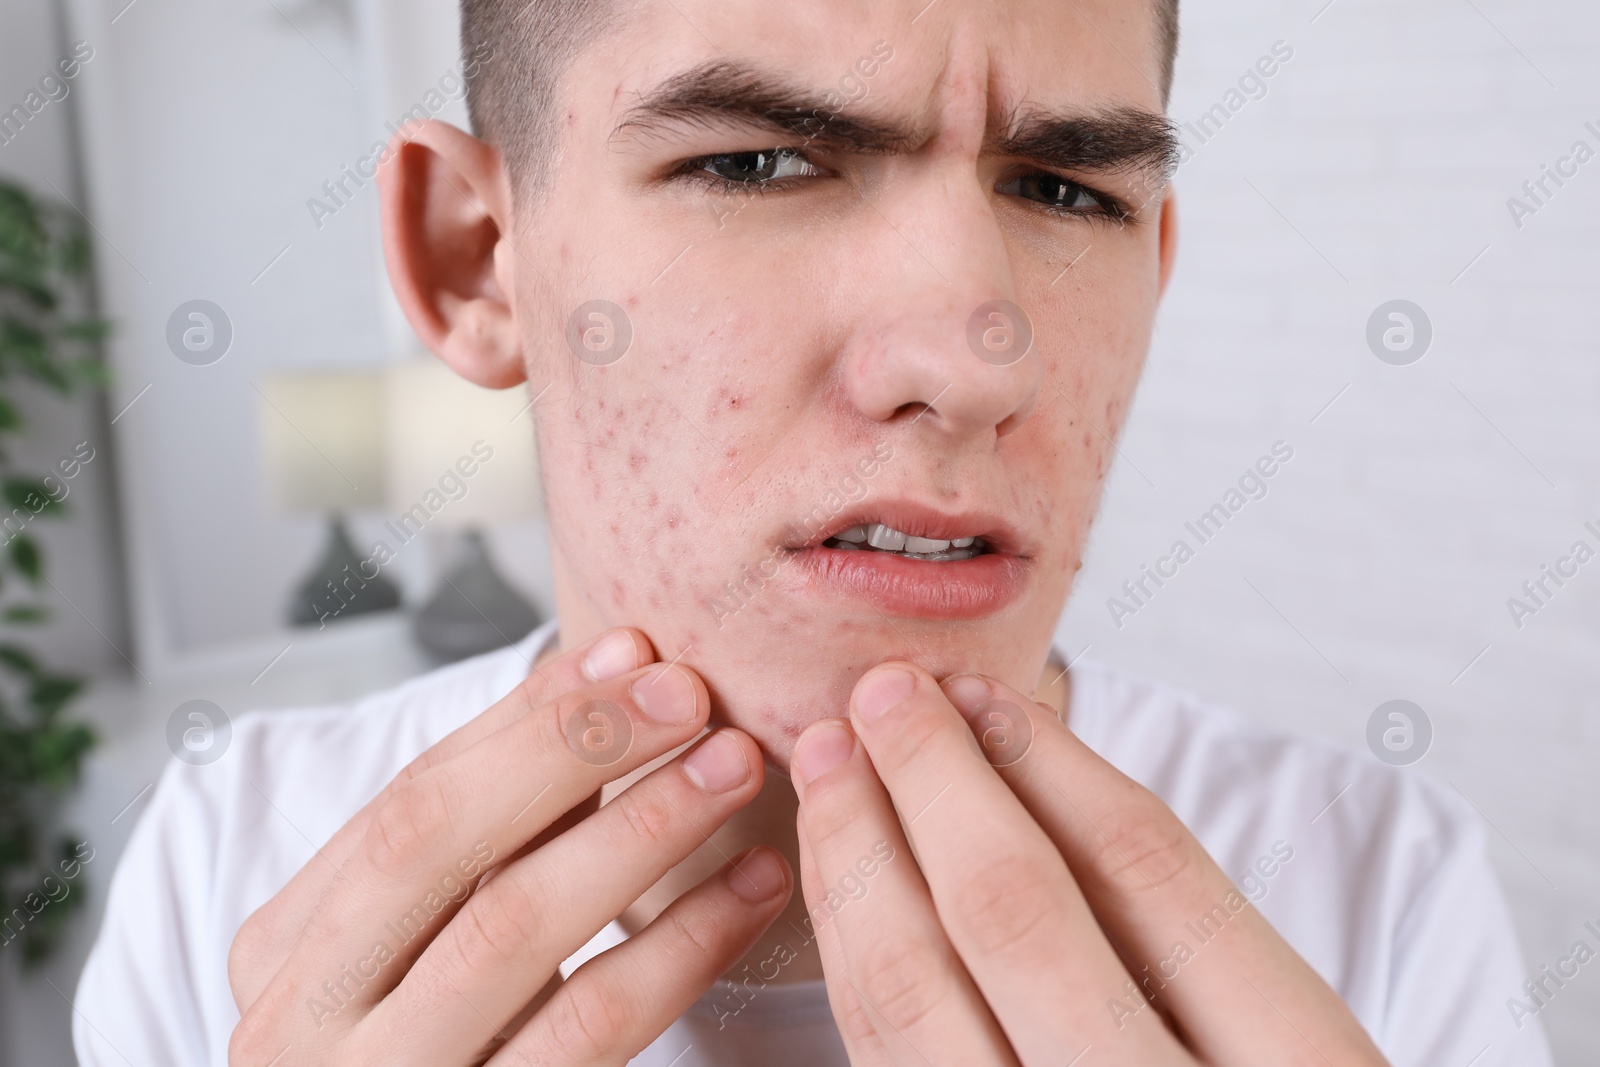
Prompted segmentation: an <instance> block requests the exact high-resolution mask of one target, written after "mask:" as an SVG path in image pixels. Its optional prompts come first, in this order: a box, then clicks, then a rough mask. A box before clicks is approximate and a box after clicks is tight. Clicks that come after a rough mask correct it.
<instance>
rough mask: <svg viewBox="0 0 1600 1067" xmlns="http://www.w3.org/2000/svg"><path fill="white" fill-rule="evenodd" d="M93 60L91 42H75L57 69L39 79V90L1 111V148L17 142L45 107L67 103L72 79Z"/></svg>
mask: <svg viewBox="0 0 1600 1067" xmlns="http://www.w3.org/2000/svg"><path fill="white" fill-rule="evenodd" d="M93 58H94V46H93V45H91V44H90V43H89V42H88V41H75V42H73V45H72V52H71V54H70V55H65V56H62V57H61V59H60V60H58V61H57V63H56V68H55V70H52V71H46V72H45V73H44V74H43V75H42V76H41V77H40V78H39V82H38V86H37V88H33V89H29V90H28V92H27V95H26V96H24V97H23V98H22V102H21V103H19V104H12V105H11V107H10V109H9V110H6V111H0V145H9V144H10V143H11V142H12V141H15V140H16V139H17V138H18V137H20V136H22V131H23V130H25V129H27V128H28V124H29V123H30V122H32V121H33V120H34V119H36V118H38V117H39V115H40V114H41V113H43V111H44V109H45V108H47V107H49V106H50V105H51V104H59V103H61V101H63V100H65V99H66V98H67V97H68V96H69V95H70V94H71V93H72V79H74V78H76V77H77V76H78V75H79V74H81V73H83V65H84V64H85V63H87V62H89V61H90V60H91V59H93ZM57 71H59V72H60V73H59V74H58V73H57Z"/></svg>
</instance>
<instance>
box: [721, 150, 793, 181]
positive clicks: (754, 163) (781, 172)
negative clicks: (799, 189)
mask: <svg viewBox="0 0 1600 1067" xmlns="http://www.w3.org/2000/svg"><path fill="white" fill-rule="evenodd" d="M701 169H702V170H704V171H706V172H708V173H710V174H714V175H716V176H717V177H718V178H721V179H722V180H724V181H728V182H736V183H742V184H746V185H759V184H761V183H762V182H770V181H779V180H781V179H784V178H804V177H810V176H812V175H814V174H817V173H818V171H817V168H816V167H815V166H814V165H813V164H812V163H811V162H810V161H809V160H807V159H806V157H805V156H802V155H801V154H800V153H799V152H796V151H795V150H794V149H792V148H770V149H764V150H762V151H759V152H726V153H723V154H720V155H715V156H707V157H706V158H705V160H704V161H703V163H702V165H701Z"/></svg>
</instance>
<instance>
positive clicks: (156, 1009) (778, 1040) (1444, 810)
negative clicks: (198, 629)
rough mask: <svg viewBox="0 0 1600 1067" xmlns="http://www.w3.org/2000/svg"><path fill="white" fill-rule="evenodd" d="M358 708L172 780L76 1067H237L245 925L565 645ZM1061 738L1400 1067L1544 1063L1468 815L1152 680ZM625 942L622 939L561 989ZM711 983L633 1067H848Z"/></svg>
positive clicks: (1118, 684)
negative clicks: (1251, 911)
mask: <svg viewBox="0 0 1600 1067" xmlns="http://www.w3.org/2000/svg"><path fill="white" fill-rule="evenodd" d="M554 634H555V629H554V626H553V625H550V626H546V627H543V628H541V629H540V630H539V631H537V632H535V633H534V634H531V635H529V637H528V638H526V639H525V640H524V641H523V642H521V644H520V647H519V648H517V649H506V650H503V651H500V652H496V653H491V654H489V655H487V656H482V657H479V658H477V659H473V660H468V661H466V662H464V663H458V664H455V665H452V666H449V667H446V668H443V669H441V670H437V671H434V672H432V673H431V674H427V675H424V676H422V677H420V678H416V679H413V680H412V681H410V682H407V683H406V684H404V685H402V686H400V687H398V688H396V689H393V690H391V691H389V692H386V693H380V694H377V695H374V696H369V697H366V698H364V699H362V700H359V701H356V702H354V703H352V704H346V705H340V706H335V707H324V708H310V709H305V710H299V711H275V712H256V713H252V714H250V715H246V716H242V717H241V718H240V719H239V720H238V721H237V722H235V723H234V726H233V736H232V741H231V746H232V747H231V750H230V751H229V752H228V753H227V754H226V755H225V757H224V758H222V759H221V760H219V761H217V762H216V763H214V764H210V765H206V766H190V765H188V764H185V763H180V762H176V761H175V762H174V763H173V764H172V765H171V766H170V767H169V768H168V769H167V771H166V772H165V774H164V775H163V776H162V779H161V783H160V785H159V786H158V787H157V789H156V791H155V794H154V796H153V798H152V800H151V802H150V805H149V807H148V808H147V809H146V810H145V812H144V815H143V816H142V818H141V819H140V821H139V826H138V827H137V829H136V830H135V831H134V834H133V837H132V839H131V841H130V842H129V844H128V849H127V852H126V854H125V855H124V856H123V857H122V860H121V863H120V865H119V866H118V868H117V872H116V875H115V876H114V878H113V880H112V884H111V893H110V898H109V900H108V902H107V906H106V915H105V921H104V925H103V926H102V928H101V931H100V936H99V940H98V941H97V942H96V944H95V947H94V951H93V953H92V954H91V955H90V957H89V962H88V965H87V966H86V968H85V969H84V973H83V977H82V979H81V980H80V982H79V984H78V991H77V997H76V1005H75V1006H76V1009H77V1011H76V1013H75V1015H74V1024H73V1039H74V1044H75V1046H76V1049H77V1053H78V1058H79V1062H80V1063H81V1064H83V1065H84V1067H102V1065H104V1067H112V1065H118V1067H121V1065H124V1064H133V1065H134V1067H188V1065H198V1064H224V1063H226V1062H227V1047H228V1037H229V1034H230V1033H231V1032H232V1030H233V1028H234V1026H235V1024H236V1023H237V1021H238V1018H239V1015H238V1011H237V1009H236V1008H235V1007H234V1003H233V995H232V993H231V991H230V989H229V986H228V976H227V956H228V946H229V945H230V944H231V943H232V941H233V937H234V933H235V932H236V931H237V930H238V928H239V926H240V924H241V923H243V921H244V920H245V918H246V917H247V916H249V915H250V913H251V912H252V911H254V910H255V909H256V908H257V907H259V906H260V905H261V904H263V903H264V902H265V901H267V900H268V899H269V898H270V897H272V896H273V895H274V894H275V893H277V892H278V890H279V889H281V888H282V887H283V886H284V884H285V883H287V882H288V880H289V878H290V877H291V876H292V875H293V874H294V873H295V872H296V871H297V870H299V869H300V868H301V867H302V866H303V865H304V864H305V863H306V862H307V861H309V860H310V859H311V858H312V856H313V855H314V853H313V844H315V845H319V846H320V845H321V844H322V843H324V842H326V841H327V840H328V839H329V838H330V837H331V836H332V835H333V833H334V832H335V831H336V830H337V829H338V828H339V827H340V826H341V825H343V824H344V823H345V822H346V821H347V820H348V819H349V818H350V817H351V816H352V815H353V814H355V812H356V811H357V810H358V809H359V808H360V807H361V806H362V805H363V804H365V803H366V802H367V801H368V800H369V799H371V798H372V797H373V796H374V795H375V794H376V793H377V792H378V791H379V790H380V789H382V788H383V786H384V785H385V784H387V783H388V781H389V780H390V779H391V778H392V777H393V776H394V775H395V774H396V773H397V772H398V771H399V770H400V769H401V768H402V767H403V766H404V765H405V764H406V763H408V762H409V761H410V760H411V759H412V758H413V757H415V756H416V755H417V754H418V753H420V752H422V751H423V750H424V749H426V748H427V747H428V746H430V745H432V744H433V743H434V742H436V741H437V740H439V739H440V738H441V737H443V736H444V735H445V734H447V733H449V732H450V731H451V730H453V729H454V728H456V727H457V726H460V725H461V724H462V723H464V722H466V721H467V720H469V719H471V718H472V717H474V716H476V715H477V714H479V713H480V712H481V711H483V710H484V709H485V708H487V707H488V706H489V705H490V704H492V703H493V702H494V701H495V700H497V699H499V698H500V697H501V696H503V695H504V694H506V693H507V692H509V691H510V690H511V689H512V687H513V686H515V685H516V684H517V683H518V682H519V681H520V680H521V679H522V677H523V676H524V674H525V673H526V671H527V663H528V662H529V660H530V659H531V658H532V657H534V656H536V655H537V654H538V652H539V651H540V650H541V649H542V648H543V647H544V646H545V644H546V642H548V641H550V640H552V639H553V638H554ZM1069 722H1070V723H1071V726H1072V728H1073V730H1074V731H1075V732H1076V733H1077V734H1078V736H1079V737H1081V738H1082V739H1083V740H1084V742H1085V743H1086V744H1088V745H1089V746H1090V747H1091V748H1093V749H1094V750H1095V751H1096V752H1098V753H1100V754H1101V755H1102V756H1104V757H1105V758H1106V759H1108V760H1109V761H1110V762H1111V763H1113V764H1115V765H1116V766H1117V767H1119V768H1121V769H1122V770H1123V771H1124V772H1125V773H1127V774H1129V775H1130V776H1132V777H1133V778H1135V779H1137V780H1138V781H1140V782H1142V783H1143V784H1144V785H1146V786H1148V787H1149V788H1151V789H1152V790H1154V791H1155V792H1156V793H1157V794H1158V795H1160V796H1161V797H1162V798H1163V799H1164V800H1165V801H1166V802H1167V803H1168V804H1169V805H1170V806H1171V807H1172V809H1173V810H1174V811H1175V812H1177V814H1178V816H1179V817H1180V818H1181V819H1182V820H1183V821H1184V823H1185V824H1186V825H1188V827H1189V828H1190V829H1191V830H1192V831H1194V833H1195V834H1196V835H1197V836H1198V837H1199V838H1200V840H1201V842H1202V843H1204V845H1205V847H1206V848H1207V849H1208V850H1209V851H1210V852H1211V855H1212V856H1213V857H1215V858H1216V860H1217V862H1218V863H1220V864H1221V866H1222V868H1223V869H1224V870H1225V871H1227V872H1228V873H1229V874H1230V875H1232V876H1233V877H1234V878H1235V880H1236V881H1237V882H1238V884H1239V887H1240V889H1241V891H1242V892H1243V893H1244V894H1245V895H1246V896H1247V897H1249V898H1251V899H1253V900H1254V901H1255V902H1256V904H1257V906H1258V907H1259V908H1260V909H1261V911H1262V913H1263V914H1264V915H1265V916H1266V917H1267V919H1268V920H1269V921H1270V922H1271V923H1272V924H1273V926H1274V927H1276V928H1277V930H1278V931H1279V932H1280V933H1281V934H1282V935H1283V936H1284V937H1285V938H1286V939H1287V940H1288V941H1289V943H1290V944H1291V945H1293V946H1294V948H1295V950H1296V951H1297V952H1299V953H1300V955H1301V956H1302V957H1304V958H1305V959H1306V960H1307V961H1308V962H1309V963H1310V964H1311V965H1312V966H1313V967H1315V968H1316V970H1317V971H1318V973H1320V974H1321V975H1322V976H1323V978H1325V979H1326V980H1327V981H1328V982H1329V984H1331V985H1332V986H1333V988H1334V989H1335V990H1337V991H1338V993H1339V995H1340V996H1342V997H1343V998H1344V1000H1345V1002H1346V1003H1348V1004H1349V1005H1350V1008H1351V1010H1352V1011H1354V1012H1355V1014H1356V1017H1357V1018H1359V1019H1360V1020H1361V1023H1362V1025H1364V1026H1365V1027H1366V1028H1367V1030H1368V1031H1369V1032H1370V1033H1371V1034H1372V1035H1373V1037H1374V1039H1375V1040H1376V1041H1377V1043H1378V1045H1379V1046H1380V1047H1381V1048H1382V1049H1383V1051H1384V1053H1385V1054H1386V1055H1387V1056H1388V1057H1389V1059H1390V1060H1391V1062H1392V1063H1394V1064H1395V1067H1439V1065H1455V1067H1465V1065H1467V1064H1469V1063H1470V1064H1471V1065H1472V1067H1504V1065H1517V1067H1548V1065H1549V1063H1550V1054H1549V1051H1548V1049H1547V1047H1546V1045H1545V1041H1544V1036H1543V1034H1542V1032H1541V1031H1540V1028H1539V1026H1538V1024H1537V1020H1532V1019H1527V1018H1523V1019H1522V1021H1521V1025H1520V1026H1519V1025H1518V1023H1517V1021H1516V1020H1514V1018H1513V1016H1512V1014H1511V1012H1510V1011H1509V1009H1508V1006H1507V1000H1508V998H1511V997H1519V998H1521V997H1523V996H1524V995H1523V993H1522V990H1521V986H1522V984H1523V981H1524V980H1525V974H1524V972H1523V963H1522V960H1521V957H1520V955H1519V952H1518V948H1517V943H1516V938H1515V935H1514V934H1513V932H1512V928H1511V922H1510V918H1509V916H1508V914H1507V911H1506V907H1505V902H1504V900H1503V899H1502V897H1501V894H1500V891H1499V888H1498V887H1497V885H1496V883H1495V880H1494V876H1493V874H1492V873H1491V871H1490V868H1489V865H1488V861H1487V859H1486V857H1485V853H1484V838H1483V832H1482V829H1481V828H1480V826H1479V823H1478V820H1477V817H1476V816H1475V814H1474V813H1473V812H1472V811H1471V809H1470V808H1469V807H1467V805H1466V804H1465V803H1464V802H1462V801H1461V800H1459V799H1458V798H1456V797H1454V796H1452V795H1451V794H1449V793H1447V792H1445V791H1444V790H1442V789H1440V788H1439V787H1437V786H1435V785H1433V784H1432V783H1430V782H1428V781H1427V780H1426V779H1424V778H1422V777H1420V776H1419V775H1417V774H1416V773H1415V772H1414V771H1410V770H1396V769H1393V768H1390V767H1387V766H1385V765H1383V764H1381V763H1379V762H1378V761H1376V760H1374V759H1373V758H1372V757H1371V756H1369V755H1367V754H1365V753H1359V752H1355V751H1351V750H1347V749H1343V748H1339V747H1337V746H1333V745H1329V744H1325V743H1321V742H1318V741H1314V740H1309V739H1305V738H1296V737H1286V736H1279V735H1276V734H1273V733H1271V732H1268V731H1266V730H1263V729H1261V728H1259V727H1257V726H1255V725H1253V724H1251V723H1249V722H1247V721H1245V720H1243V719H1241V718H1239V717H1237V716H1236V715H1234V714H1232V713H1230V712H1227V711H1224V710H1222V709H1219V708H1216V707H1213V706H1211V705H1209V704H1206V703H1204V702H1203V701H1201V700H1199V699H1197V698H1195V697H1192V696H1189V695H1187V694H1184V693H1182V692H1179V691H1176V690H1174V689H1171V688H1169V687H1166V686H1164V685H1161V684H1159V683H1156V682H1152V681H1148V680H1146V679H1142V678H1139V677H1135V676H1131V675H1129V674H1127V673H1124V672H1122V671H1119V670H1116V669H1114V668H1111V667H1108V666H1105V665H1103V664H1097V663H1093V662H1089V661H1087V660H1084V661H1080V662H1079V663H1078V664H1077V665H1076V666H1074V667H1073V684H1072V707H1071V710H1070V714H1069ZM624 936H625V935H624V934H623V932H622V931H621V929H620V927H619V926H618V925H617V924H615V923H613V924H611V926H609V927H607V928H606V929H604V930H602V931H601V932H600V933H599V934H598V935H597V936H596V937H595V938H594V940H593V941H591V942H590V943H589V944H588V945H586V946H585V947H584V949H583V950H582V951H581V952H579V953H578V954H577V955H576V956H574V957H573V958H572V959H571V960H568V961H567V963H566V964H565V965H564V966H563V968H562V970H563V972H565V973H570V972H571V971H572V969H574V968H575V967H576V966H577V965H578V964H579V963H581V962H582V961H583V960H585V959H588V958H589V957H590V956H592V955H594V954H596V953H598V952H600V951H603V950H604V949H606V948H608V947H610V946H611V945H613V944H616V943H617V942H618V941H620V940H621V939H622V938H623V937H624ZM731 995H732V994H731V992H730V990H729V989H727V988H725V987H722V986H721V983H719V987H714V988H713V989H712V990H711V991H710V992H709V993H708V994H707V995H706V996H705V997H703V998H702V999H701V1001H700V1002H699V1003H698V1004H696V1005H695V1006H694V1007H693V1008H692V1009H691V1010H690V1011H689V1012H688V1013H686V1014H685V1015H684V1016H683V1017H682V1018H680V1019H679V1020H678V1021H677V1022H676V1023H674V1024H673V1025H672V1027H671V1028H670V1029H668V1030H667V1032H666V1033H665V1034H663V1035H662V1036H661V1038H660V1039H658V1040H657V1041H656V1042H655V1043H654V1044H653V1045H651V1046H650V1048H649V1049H647V1050H646V1051H645V1052H644V1053H643V1054H641V1055H640V1056H639V1057H638V1058H636V1059H635V1060H634V1061H633V1062H634V1063H635V1064H637V1065H640V1067H669V1065H671V1067H723V1065H730V1064H762V1065H765V1067H788V1065H791V1064H792V1065H796V1067H800V1065H804V1067H830V1065H833V1064H839V1065H846V1064H847V1063H848V1060H847V1059H846V1058H845V1055H844V1050H843V1046H842V1044H841V1043H840V1041H839V1036H838V1033H837V1031H836V1029H835V1028H834V1024H833V1020H832V1016H831V1015H830V1013H829V1010H828V1004H827V998H826V994H825V992H824V990H823V987H822V983H820V982H808V983H798V984H790V985H773V986H769V987H767V988H765V989H763V990H761V991H760V993H759V995H757V996H754V997H750V998H748V1003H746V1004H745V1006H744V1007H743V1008H742V1009H741V1010H739V1011H738V1012H737V1013H734V1012H731V1011H729V1010H728V1008H729V1006H730V1005H733V1006H737V1005H738V1004H739V1003H740V1002H739V1001H735V1000H731V999H730V997H731Z"/></svg>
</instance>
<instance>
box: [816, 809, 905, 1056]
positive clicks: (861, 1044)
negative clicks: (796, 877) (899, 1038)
mask: <svg viewBox="0 0 1600 1067" xmlns="http://www.w3.org/2000/svg"><path fill="white" fill-rule="evenodd" d="M795 821H796V825H797V827H798V831H799V834H798V836H799V843H800V885H801V889H802V891H803V892H804V893H805V899H806V902H807V907H808V908H810V907H811V906H812V904H811V902H812V901H822V900H824V899H825V897H826V894H827V890H826V889H825V888H824V883H823V881H822V875H820V874H818V873H817V861H816V858H815V857H814V856H812V855H811V843H810V840H809V835H808V834H807V831H806V817H805V813H804V812H799V813H796V815H795ZM806 924H807V925H808V926H809V927H811V929H812V931H813V936H814V938H815V940H816V943H817V955H818V956H820V957H821V959H822V975H823V978H824V979H825V980H826V989H827V993H828V1006H829V1008H831V1009H832V1011H833V1020H834V1022H835V1024H837V1026H838V1028H839V1037H840V1038H841V1039H842V1040H843V1042H844V1047H845V1052H846V1053H848V1055H849V1058H850V1064H851V1067H888V1065H889V1064H892V1063H893V1060H891V1059H890V1058H889V1050H888V1049H887V1048H885V1047H884V1044H883V1039H882V1038H880V1037H879V1036H878V1030H877V1027H876V1026H875V1025H874V1024H873V1021H872V1018H871V1017H870V1016H869V1015H868V1014H867V1008H866V1005H865V1004H863V1003H861V998H860V997H859V996H857V995H856V991H855V987H854V986H852V985H851V984H850V968H849V965H848V964H847V963H846V961H845V956H844V945H843V944H842V943H841V942H840V940H839V928H838V926H836V925H835V924H834V923H831V922H827V921H822V922H818V921H817V919H816V918H812V917H808V918H807V919H806Z"/></svg>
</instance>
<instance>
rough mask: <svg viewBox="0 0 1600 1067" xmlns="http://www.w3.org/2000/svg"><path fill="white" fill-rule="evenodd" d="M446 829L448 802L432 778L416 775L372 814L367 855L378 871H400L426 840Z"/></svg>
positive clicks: (414, 859) (422, 850)
mask: <svg viewBox="0 0 1600 1067" xmlns="http://www.w3.org/2000/svg"><path fill="white" fill-rule="evenodd" d="M449 829H450V805H449V803H448V801H447V800H446V798H445V795H444V793H443V792H442V791H441V789H440V788H439V786H438V785H437V784H435V780H434V779H429V778H418V779H416V780H415V781H412V782H409V783H407V784H406V785H405V786H403V787H401V788H399V789H397V790H395V793H394V795H393V796H391V797H390V798H389V799H388V800H386V801H384V802H383V804H382V805H381V806H380V807H379V808H378V810H377V811H376V812H375V813H374V814H373V817H372V824H371V826H370V827H369V828H368V830H367V835H366V854H367V859H368V860H369V861H370V862H371V863H372V865H373V867H374V868H375V869H376V870H378V871H379V872H380V873H383V874H388V875H392V876H393V875H404V874H407V873H409V872H410V870H411V868H412V866H413V865H414V864H415V863H416V862H417V860H418V858H419V857H420V856H422V855H424V854H426V851H427V848H428V844H429V842H431V841H434V840H436V839H438V838H439V837H440V836H442V835H444V834H447V833H448V832H449Z"/></svg>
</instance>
